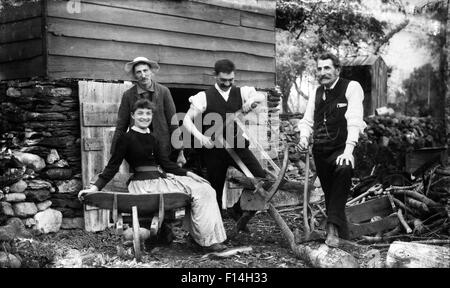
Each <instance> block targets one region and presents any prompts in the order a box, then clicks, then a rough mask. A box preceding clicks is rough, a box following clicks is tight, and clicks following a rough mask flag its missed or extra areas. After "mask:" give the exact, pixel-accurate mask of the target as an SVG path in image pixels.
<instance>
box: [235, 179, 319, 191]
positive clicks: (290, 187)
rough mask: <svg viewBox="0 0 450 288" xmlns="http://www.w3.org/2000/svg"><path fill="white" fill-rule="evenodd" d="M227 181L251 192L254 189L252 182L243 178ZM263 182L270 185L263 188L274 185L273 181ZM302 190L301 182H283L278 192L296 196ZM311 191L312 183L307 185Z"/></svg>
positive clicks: (266, 180)
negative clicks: (281, 191)
mask: <svg viewBox="0 0 450 288" xmlns="http://www.w3.org/2000/svg"><path fill="white" fill-rule="evenodd" d="M228 180H229V181H230V182H234V183H236V184H239V185H241V186H242V187H243V188H245V189H252V190H253V189H255V186H254V185H253V182H252V181H251V180H250V179H249V178H247V177H245V176H237V175H232V176H231V177H230V178H229V179H228ZM263 180H264V182H267V183H270V185H269V184H265V185H264V187H267V186H269V187H270V186H271V185H272V184H273V183H275V181H273V180H268V179H263ZM304 189H305V188H304V185H303V182H299V181H283V182H282V183H281V185H280V187H279V190H283V191H285V192H288V193H293V194H298V195H303V190H304ZM313 189H314V185H313V183H309V185H308V191H309V192H311V191H312V190H313Z"/></svg>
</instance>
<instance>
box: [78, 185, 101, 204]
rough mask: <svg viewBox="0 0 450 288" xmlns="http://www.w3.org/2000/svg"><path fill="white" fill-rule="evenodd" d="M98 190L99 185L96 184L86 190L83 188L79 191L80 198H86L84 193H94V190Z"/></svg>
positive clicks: (81, 199)
mask: <svg viewBox="0 0 450 288" xmlns="http://www.w3.org/2000/svg"><path fill="white" fill-rule="evenodd" d="M97 191H98V187H97V186H95V185H92V186H91V187H89V188H88V189H85V190H81V191H80V192H79V193H78V199H80V201H83V200H84V197H83V196H84V195H86V194H88V193H92V192H97Z"/></svg>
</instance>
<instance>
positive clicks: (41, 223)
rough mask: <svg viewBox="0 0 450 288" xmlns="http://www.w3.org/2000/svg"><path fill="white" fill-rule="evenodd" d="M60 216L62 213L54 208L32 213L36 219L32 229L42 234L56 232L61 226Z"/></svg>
mask: <svg viewBox="0 0 450 288" xmlns="http://www.w3.org/2000/svg"><path fill="white" fill-rule="evenodd" d="M62 217H63V216H62V213H61V212H59V211H57V210H54V209H47V210H45V211H42V212H39V213H37V214H36V215H34V220H36V225H35V226H34V229H35V230H37V231H39V232H41V233H44V234H47V233H50V232H58V231H59V229H60V228H61V223H62Z"/></svg>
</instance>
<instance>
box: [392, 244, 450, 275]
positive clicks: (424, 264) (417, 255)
mask: <svg viewBox="0 0 450 288" xmlns="http://www.w3.org/2000/svg"><path fill="white" fill-rule="evenodd" d="M386 266H387V267H388V268H394V267H395V268H450V248H449V247H440V246H432V245H426V244H420V243H411V242H400V241H395V242H394V243H392V244H391V245H390V247H389V250H388V253H387V257H386Z"/></svg>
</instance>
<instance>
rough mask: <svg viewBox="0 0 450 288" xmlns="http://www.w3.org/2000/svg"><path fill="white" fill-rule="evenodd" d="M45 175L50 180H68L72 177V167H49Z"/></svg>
mask: <svg viewBox="0 0 450 288" xmlns="http://www.w3.org/2000/svg"><path fill="white" fill-rule="evenodd" d="M44 175H45V176H46V178H48V179H50V180H68V179H70V178H71V177H72V169H70V168H49V169H47V171H45V173H44Z"/></svg>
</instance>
